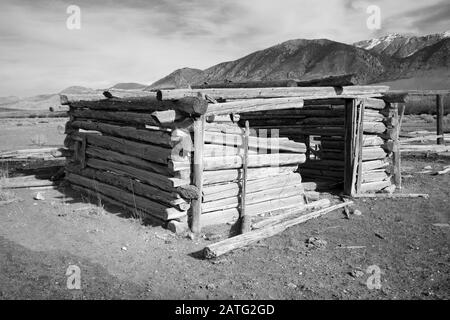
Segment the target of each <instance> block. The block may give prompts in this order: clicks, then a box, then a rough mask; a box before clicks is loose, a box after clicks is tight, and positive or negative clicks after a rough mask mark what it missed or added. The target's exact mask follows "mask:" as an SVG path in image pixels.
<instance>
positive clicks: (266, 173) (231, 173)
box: [203, 165, 297, 185]
mask: <svg viewBox="0 0 450 320" xmlns="http://www.w3.org/2000/svg"><path fill="white" fill-rule="evenodd" d="M296 169H297V166H295V165H294V166H285V167H263V168H253V169H249V170H248V176H247V180H249V181H250V180H258V179H261V177H273V176H279V175H283V174H286V173H293V172H294V171H295V170H296ZM241 178H242V169H231V170H217V171H205V172H204V173H203V184H204V185H209V184H214V183H223V182H230V181H236V180H240V179H241Z"/></svg>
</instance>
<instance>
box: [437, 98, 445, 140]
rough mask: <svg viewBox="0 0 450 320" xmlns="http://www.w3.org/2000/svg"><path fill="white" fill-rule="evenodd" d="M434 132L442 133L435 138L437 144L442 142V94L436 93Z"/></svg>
mask: <svg viewBox="0 0 450 320" xmlns="http://www.w3.org/2000/svg"><path fill="white" fill-rule="evenodd" d="M436 122H437V125H436V129H437V130H436V134H437V135H438V136H440V135H442V138H437V144H444V95H441V94H438V95H436Z"/></svg>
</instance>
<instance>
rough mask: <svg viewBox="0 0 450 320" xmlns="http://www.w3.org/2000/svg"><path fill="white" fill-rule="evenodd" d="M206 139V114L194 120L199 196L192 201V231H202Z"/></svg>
mask: <svg viewBox="0 0 450 320" xmlns="http://www.w3.org/2000/svg"><path fill="white" fill-rule="evenodd" d="M204 140H205V116H200V117H199V118H197V119H195V121H194V167H193V183H194V185H195V186H196V187H197V189H198V198H197V199H194V200H192V203H191V213H192V215H191V231H192V232H194V233H198V232H200V231H201V229H202V226H201V221H200V220H201V219H200V218H201V215H202V195H203V144H204Z"/></svg>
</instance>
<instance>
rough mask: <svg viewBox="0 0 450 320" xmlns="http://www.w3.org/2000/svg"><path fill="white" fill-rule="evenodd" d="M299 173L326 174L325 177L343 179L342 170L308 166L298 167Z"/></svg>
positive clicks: (305, 174)
mask: <svg viewBox="0 0 450 320" xmlns="http://www.w3.org/2000/svg"><path fill="white" fill-rule="evenodd" d="M300 174H301V175H302V176H309V175H312V176H326V177H334V178H340V179H341V178H342V179H344V171H343V170H342V171H331V170H324V169H310V168H302V167H301V168H300Z"/></svg>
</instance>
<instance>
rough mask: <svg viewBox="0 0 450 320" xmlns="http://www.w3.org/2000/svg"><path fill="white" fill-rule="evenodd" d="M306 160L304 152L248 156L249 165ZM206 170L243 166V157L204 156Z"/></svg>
mask: <svg viewBox="0 0 450 320" xmlns="http://www.w3.org/2000/svg"><path fill="white" fill-rule="evenodd" d="M305 161H306V156H305V154H303V153H279V154H261V155H259V154H258V155H254V154H251V155H249V156H248V167H249V168H257V167H273V166H283V165H292V164H300V163H303V162H305ZM203 166H204V170H206V171H211V170H219V169H237V168H241V167H242V157H240V156H227V157H209V158H203Z"/></svg>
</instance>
